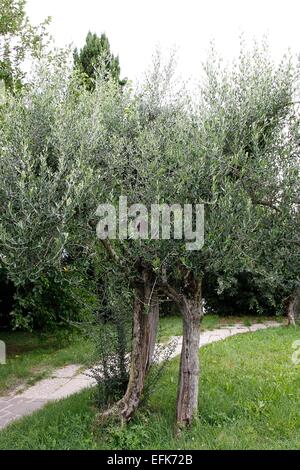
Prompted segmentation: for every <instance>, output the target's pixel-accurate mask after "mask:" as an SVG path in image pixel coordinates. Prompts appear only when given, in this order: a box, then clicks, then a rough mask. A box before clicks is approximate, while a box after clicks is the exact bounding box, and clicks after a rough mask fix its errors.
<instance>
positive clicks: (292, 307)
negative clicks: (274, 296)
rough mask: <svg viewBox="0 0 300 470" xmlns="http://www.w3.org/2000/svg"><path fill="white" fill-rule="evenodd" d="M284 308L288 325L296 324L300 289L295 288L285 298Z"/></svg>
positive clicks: (299, 307) (299, 306)
mask: <svg viewBox="0 0 300 470" xmlns="http://www.w3.org/2000/svg"><path fill="white" fill-rule="evenodd" d="M285 308H286V314H287V318H288V325H293V326H295V325H296V322H297V321H298V319H299V316H300V290H299V289H298V290H296V291H295V292H293V293H292V294H291V295H290V296H289V297H287V298H286V299H285Z"/></svg>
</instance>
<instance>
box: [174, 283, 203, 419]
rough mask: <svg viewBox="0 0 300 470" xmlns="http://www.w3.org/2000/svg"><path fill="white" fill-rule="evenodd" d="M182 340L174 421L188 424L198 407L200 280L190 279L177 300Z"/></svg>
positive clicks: (200, 316) (200, 314) (200, 315)
mask: <svg viewBox="0 0 300 470" xmlns="http://www.w3.org/2000/svg"><path fill="white" fill-rule="evenodd" d="M181 313H182V316H183V341H182V350H181V357H180V369H179V383H178V393H177V413H176V417H177V425H178V426H179V427H182V426H187V425H190V424H191V423H192V421H193V418H194V416H195V415H196V413H197V410H198V389H199V375H200V366H199V341H200V321H201V318H202V315H203V312H202V297H201V284H200V282H196V281H195V280H193V282H192V284H191V286H190V292H188V295H186V296H183V298H182V303H181Z"/></svg>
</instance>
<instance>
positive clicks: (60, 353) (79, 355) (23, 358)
mask: <svg viewBox="0 0 300 470" xmlns="http://www.w3.org/2000/svg"><path fill="white" fill-rule="evenodd" d="M0 339H1V340H2V341H4V342H5V343H6V349H7V363H6V365H0V396H1V395H4V394H6V393H8V392H9V391H12V390H13V389H15V388H16V387H18V386H24V385H31V384H33V383H35V382H36V381H37V380H40V379H41V378H43V377H45V376H47V375H49V373H50V372H51V371H52V370H53V369H55V368H57V367H61V366H63V365H65V364H70V363H74V364H84V363H85V362H86V361H87V359H88V358H90V357H91V354H92V344H91V342H90V341H88V340H87V338H85V337H83V336H82V335H80V334H79V333H77V332H74V331H73V332H71V331H70V330H63V331H57V332H54V333H28V332H26V333H24V332H9V333H0Z"/></svg>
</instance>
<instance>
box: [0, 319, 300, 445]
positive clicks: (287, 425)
mask: <svg viewBox="0 0 300 470" xmlns="http://www.w3.org/2000/svg"><path fill="white" fill-rule="evenodd" d="M298 339H300V328H299V327H297V328H291V327H290V328H287V327H282V328H279V329H276V328H274V329H269V330H262V331H257V332H256V333H250V334H244V335H238V336H235V337H231V338H228V339H226V340H225V341H222V342H218V343H214V344H210V345H207V346H205V347H204V348H202V349H201V350H200V352H199V354H200V359H201V364H202V372H201V384H200V405H199V416H198V418H197V420H196V422H195V424H194V426H193V427H192V428H191V429H189V430H186V431H184V432H182V434H181V435H180V437H178V438H176V437H175V435H174V424H175V423H174V407H175V400H176V384H177V369H178V358H177V359H175V360H172V361H171V362H170V363H169V365H168V366H167V368H166V369H165V371H164V374H163V375H162V376H161V378H160V379H159V382H158V383H157V384H156V387H155V389H154V391H153V393H152V395H151V397H150V399H149V401H148V402H147V403H146V404H145V405H144V406H143V408H142V409H141V410H140V411H139V412H138V414H137V416H136V417H135V418H134V419H133V420H132V422H131V423H130V424H129V425H128V426H127V427H124V428H118V427H110V428H107V427H103V428H96V427H95V422H94V415H95V409H94V406H93V391H91V390H90V391H85V392H83V393H80V394H77V395H74V396H72V397H70V398H67V399H65V400H63V401H60V402H57V403H53V404H49V405H47V406H46V407H45V408H44V409H43V410H41V411H38V412H36V413H35V414H33V415H32V416H29V417H26V418H23V419H22V420H21V421H19V422H16V423H14V424H12V425H10V426H9V427H7V428H6V429H5V430H3V431H2V432H0V449H139V450H140V449H299V448H300V373H299V372H300V366H299V365H298V366H296V365H294V364H293V363H292V360H291V356H292V353H293V351H294V350H293V348H292V344H293V342H294V341H295V340H298Z"/></svg>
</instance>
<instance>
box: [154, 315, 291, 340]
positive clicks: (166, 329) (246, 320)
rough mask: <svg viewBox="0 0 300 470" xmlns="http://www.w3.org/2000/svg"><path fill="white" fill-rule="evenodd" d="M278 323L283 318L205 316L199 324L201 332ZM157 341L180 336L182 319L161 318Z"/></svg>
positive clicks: (174, 317)
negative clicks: (235, 325) (270, 322)
mask: <svg viewBox="0 0 300 470" xmlns="http://www.w3.org/2000/svg"><path fill="white" fill-rule="evenodd" d="M270 320H273V321H278V322H283V321H284V318H283V317H281V316H277V317H266V316H259V317H257V316H256V317H255V316H252V317H251V316H243V317H233V316H231V317H221V316H219V315H205V316H204V317H203V320H202V323H201V330H202V331H205V330H213V329H216V328H220V327H222V326H230V325H234V324H235V323H241V324H243V325H245V326H251V325H253V323H262V322H264V321H270ZM159 333H160V334H159V341H161V342H163V343H164V342H166V341H168V339H169V338H170V337H171V336H181V335H182V317H181V316H180V315H178V316H176V315H174V316H172V317H162V318H161V319H160V328H159Z"/></svg>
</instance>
